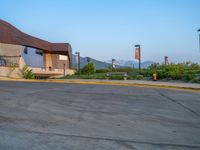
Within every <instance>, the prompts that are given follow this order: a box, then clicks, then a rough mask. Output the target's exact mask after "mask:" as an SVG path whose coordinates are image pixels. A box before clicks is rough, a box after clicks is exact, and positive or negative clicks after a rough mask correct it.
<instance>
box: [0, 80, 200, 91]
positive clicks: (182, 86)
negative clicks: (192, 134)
mask: <svg viewBox="0 0 200 150" xmlns="http://www.w3.org/2000/svg"><path fill="white" fill-rule="evenodd" d="M0 81H18V82H52V83H71V84H104V85H121V86H141V87H153V88H171V89H179V90H190V91H197V92H200V84H198V83H184V82H183V83H179V82H160V81H144V80H96V79H47V80H26V79H10V78H3V77H0Z"/></svg>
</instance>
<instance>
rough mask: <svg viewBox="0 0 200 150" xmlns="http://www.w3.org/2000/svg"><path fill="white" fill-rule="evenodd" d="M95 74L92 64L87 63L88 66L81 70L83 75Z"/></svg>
mask: <svg viewBox="0 0 200 150" xmlns="http://www.w3.org/2000/svg"><path fill="white" fill-rule="evenodd" d="M94 72H95V66H94V63H92V62H89V63H88V64H86V65H85V66H84V67H83V69H82V73H83V74H88V75H89V74H94Z"/></svg>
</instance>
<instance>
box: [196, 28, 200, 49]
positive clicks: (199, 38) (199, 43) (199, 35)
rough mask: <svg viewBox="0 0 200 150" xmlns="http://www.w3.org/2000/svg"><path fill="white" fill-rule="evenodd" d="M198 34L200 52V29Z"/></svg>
mask: <svg viewBox="0 0 200 150" xmlns="http://www.w3.org/2000/svg"><path fill="white" fill-rule="evenodd" d="M197 32H198V33H199V50H200V29H199V30H197Z"/></svg>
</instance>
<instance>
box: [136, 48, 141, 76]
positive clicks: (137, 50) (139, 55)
mask: <svg viewBox="0 0 200 150" xmlns="http://www.w3.org/2000/svg"><path fill="white" fill-rule="evenodd" d="M135 59H137V60H139V74H141V48H140V45H135Z"/></svg>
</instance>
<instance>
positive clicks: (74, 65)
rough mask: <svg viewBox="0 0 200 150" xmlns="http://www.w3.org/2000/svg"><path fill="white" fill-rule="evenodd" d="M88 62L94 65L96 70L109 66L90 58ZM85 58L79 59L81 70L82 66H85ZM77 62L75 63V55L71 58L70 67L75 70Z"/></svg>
mask: <svg viewBox="0 0 200 150" xmlns="http://www.w3.org/2000/svg"><path fill="white" fill-rule="evenodd" d="M90 61H92V62H93V63H94V65H95V68H96V69H102V68H108V66H109V65H110V64H109V63H106V62H102V61H99V60H96V59H93V58H90ZM87 63H88V62H87V57H81V58H80V66H81V68H83V66H85V65H86V64H87ZM77 66H78V65H77V62H76V55H73V56H72V67H73V68H77Z"/></svg>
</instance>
